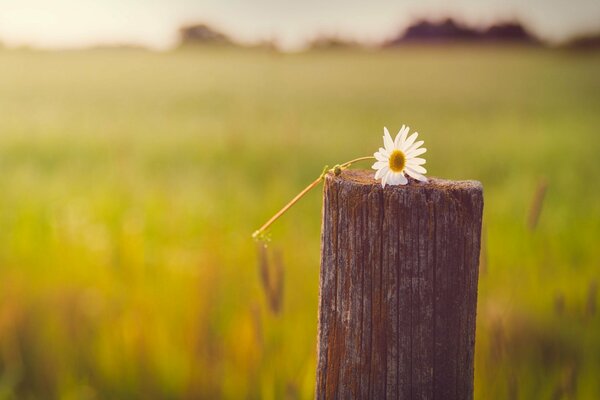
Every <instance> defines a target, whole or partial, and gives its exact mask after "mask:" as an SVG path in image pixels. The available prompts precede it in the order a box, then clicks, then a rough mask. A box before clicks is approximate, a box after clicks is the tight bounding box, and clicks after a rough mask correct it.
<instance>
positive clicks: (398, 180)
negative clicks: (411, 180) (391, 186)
mask: <svg viewBox="0 0 600 400" xmlns="http://www.w3.org/2000/svg"><path fill="white" fill-rule="evenodd" d="M407 183H408V179H406V176H404V174H403V173H402V172H400V173H398V177H397V178H396V185H406V184H407Z"/></svg>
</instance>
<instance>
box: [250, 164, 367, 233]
mask: <svg viewBox="0 0 600 400" xmlns="http://www.w3.org/2000/svg"><path fill="white" fill-rule="evenodd" d="M373 158H375V157H373V156H367V157H359V158H355V159H353V160H350V161H346V162H345V163H343V164H338V165H336V166H334V167H333V168H329V169H328V167H327V166H325V168H323V172H322V173H321V175H319V177H318V178H317V179H315V180H314V181H313V182H312V183H311V184H310V185H308V186H307V187H305V188H304V189H302V191H301V192H300V193H298V194H297V195H296V196H295V197H294V198H293V199H292V200H290V202H289V203H287V204H286V205H285V206H283V208H282V209H281V210H279V211H277V213H276V214H275V215H273V216H272V217H271V218H270V219H269V220H268V221H267V222H265V223H264V224H263V226H261V227H260V228H258V230H256V231H254V233H253V234H252V237H253V238H254V239H257V238H259V237H260V236H261V235H262V234H264V232H265V231H266V230H267V229H268V228H269V226H271V225H272V224H273V222H275V221H277V220H278V219H279V217H281V216H282V215H283V214H285V212H286V211H287V210H289V209H290V208H291V207H292V206H293V205H294V204H296V203H297V202H298V200H300V199H301V198H302V197H304V195H305V194H306V193H308V192H309V191H310V190H311V189H313V188H314V187H315V186H317V185H318V184H319V183H321V181H322V180H323V179H324V178H325V175H327V173H334V174H336V175H339V174H340V173H341V171H343V170H344V169H346V168H348V167H350V166H351V165H352V164H354V163H356V162H359V161H364V160H371V159H373Z"/></svg>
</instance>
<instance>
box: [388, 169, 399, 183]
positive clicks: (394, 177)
mask: <svg viewBox="0 0 600 400" xmlns="http://www.w3.org/2000/svg"><path fill="white" fill-rule="evenodd" d="M397 176H398V173H397V172H393V171H390V176H389V177H388V179H387V182H386V183H387V184H388V185H390V186H393V185H396V184H397V183H396V180H397Z"/></svg>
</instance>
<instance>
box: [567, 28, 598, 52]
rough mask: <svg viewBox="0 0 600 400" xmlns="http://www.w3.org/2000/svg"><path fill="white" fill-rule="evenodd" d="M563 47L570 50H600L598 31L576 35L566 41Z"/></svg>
mask: <svg viewBox="0 0 600 400" xmlns="http://www.w3.org/2000/svg"><path fill="white" fill-rule="evenodd" d="M564 47H566V48H568V49H571V50H588V51H589V50H600V32H598V33H595V34H589V35H583V36H578V37H576V38H574V39H571V40H570V41H568V42H567V43H566V44H565V46H564Z"/></svg>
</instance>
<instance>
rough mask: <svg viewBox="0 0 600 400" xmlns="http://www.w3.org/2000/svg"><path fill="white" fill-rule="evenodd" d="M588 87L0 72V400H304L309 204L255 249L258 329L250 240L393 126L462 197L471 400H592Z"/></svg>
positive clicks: (447, 52) (459, 52)
mask: <svg viewBox="0 0 600 400" xmlns="http://www.w3.org/2000/svg"><path fill="white" fill-rule="evenodd" d="M599 70H600V56H599V55H598V54H585V55H582V54H572V53H565V52H561V51H558V50H540V49H524V48H510V47H498V48H474V47H452V48H443V47H432V48H418V47H413V48H406V49H403V50H398V51H390V52H379V53H377V52H368V51H337V52H336V51H333V52H315V53H306V54H298V55H282V54H276V53H271V52H260V51H243V50H232V49H229V50H225V49H203V50H190V51H178V52H171V53H150V52H143V51H135V50H128V51H125V50H123V51H116V50H115V51H109V50H102V51H100V50H98V51H72V52H34V51H1V52H0V188H2V195H0V226H1V227H2V229H0V398H7V399H9V398H65V399H69V398H77V399H82V398H133V397H136V398H140V397H141V398H197V397H203V398H215V397H224V398H265V399H269V398H310V397H312V394H313V387H314V375H315V372H314V369H315V356H316V354H315V352H316V351H315V348H316V316H317V297H318V269H319V236H320V235H319V226H320V206H321V203H320V194H319V193H318V192H319V191H318V190H317V191H315V192H314V193H311V194H310V195H309V196H308V197H307V198H305V199H303V201H302V202H301V203H299V204H298V206H297V207H296V208H294V209H293V210H292V211H291V212H290V214H288V215H286V216H285V218H283V219H282V220H281V221H279V222H278V224H277V225H276V226H275V227H274V229H273V231H272V234H273V237H274V241H273V242H272V244H271V246H270V249H271V251H279V252H280V253H281V254H282V259H283V264H284V268H283V270H284V286H283V288H284V290H283V305H282V310H281V311H280V312H279V313H276V312H273V311H272V310H271V309H270V307H269V306H268V302H267V299H266V296H265V291H264V290H263V288H262V287H261V280H260V275H259V270H258V253H257V248H256V245H255V243H254V242H253V241H252V240H251V239H250V234H251V233H252V232H253V230H255V229H256V228H257V227H258V226H259V225H260V224H262V223H263V222H264V221H265V220H266V219H267V218H268V217H270V216H271V214H272V213H274V212H275V211H276V210H277V209H278V208H279V207H280V206H281V205H283V204H284V203H285V202H286V201H287V200H288V199H290V198H291V197H292V196H293V195H295V194H296V192H297V191H299V190H300V189H301V188H302V187H304V186H305V185H306V184H307V183H308V182H310V181H311V180H312V179H314V177H315V176H317V175H318V174H319V173H320V171H321V169H322V167H323V165H324V164H330V165H332V164H335V163H338V162H342V161H345V160H348V159H351V158H354V157H358V156H362V155H370V154H371V153H372V152H374V151H375V150H376V149H377V148H378V147H379V146H380V145H381V143H380V142H381V133H382V132H381V131H382V126H383V125H387V126H388V127H389V128H391V130H392V131H393V130H394V129H398V128H399V127H400V126H401V124H403V123H406V124H408V125H410V126H411V127H412V128H414V129H417V130H418V131H419V132H420V133H421V135H422V137H423V138H424V140H425V141H426V147H427V148H428V149H429V151H428V153H427V154H426V155H427V156H428V157H427V159H428V165H427V166H428V170H429V173H430V175H435V176H441V177H445V178H452V179H478V180H480V181H481V182H482V183H483V185H484V188H485V201H486V204H485V211H484V219H485V220H484V233H483V236H484V252H483V260H484V262H483V263H482V271H481V276H480V285H479V307H478V326H477V352H476V366H475V368H476V371H475V380H476V397H477V398H486V399H491V398H517V396H518V397H519V398H582V399H583V398H586V399H587V398H599V397H600V384H599V383H598V380H597V376H598V374H599V373H600V357H599V355H600V316H599V312H598V309H597V305H596V301H597V299H596V297H597V287H598V279H599V278H600V276H599V275H600V273H599V272H598V267H599V264H598V263H599V262H600V249H599V248H598V245H597V242H598V239H599V238H600V202H599V201H598V199H599V198H600V186H599V185H598V178H600V163H599V162H598V152H599V150H600V138H599V135H598V128H597V127H598V126H599V124H600V112H599V110H600V75H598V71H599ZM364 167H365V168H366V167H368V165H365V166H364ZM542 180H546V181H547V182H548V192H547V196H546V200H545V202H544V205H543V209H542V212H541V217H540V221H539V225H538V227H537V229H536V230H535V231H531V230H529V229H528V228H527V225H526V220H527V216H528V213H529V212H530V207H531V202H532V199H533V197H534V195H535V192H536V190H537V187H538V185H539V183H540V182H541V181H542Z"/></svg>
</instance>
